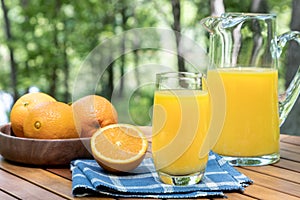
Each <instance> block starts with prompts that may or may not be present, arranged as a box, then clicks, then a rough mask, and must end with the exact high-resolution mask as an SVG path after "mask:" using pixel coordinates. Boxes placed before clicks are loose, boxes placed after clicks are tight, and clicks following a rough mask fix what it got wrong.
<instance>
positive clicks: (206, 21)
mask: <svg viewBox="0 0 300 200" xmlns="http://www.w3.org/2000/svg"><path fill="white" fill-rule="evenodd" d="M220 21H221V18H220V17H216V16H210V17H206V18H203V19H202V20H201V21H200V24H201V25H202V26H203V27H204V28H205V29H206V30H207V31H208V32H209V33H214V30H215V28H216V27H217V26H218V24H219V22H220Z"/></svg>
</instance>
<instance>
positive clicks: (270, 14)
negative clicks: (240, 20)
mask: <svg viewBox="0 0 300 200" xmlns="http://www.w3.org/2000/svg"><path fill="white" fill-rule="evenodd" d="M224 16H233V17H239V16H248V17H259V16H262V17H269V18H276V17H277V15H276V14H274V13H254V12H224V13H222V14H221V17H224Z"/></svg>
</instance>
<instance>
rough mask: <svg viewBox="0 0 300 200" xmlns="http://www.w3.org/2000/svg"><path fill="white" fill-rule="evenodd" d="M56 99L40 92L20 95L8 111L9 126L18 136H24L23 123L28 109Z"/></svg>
mask: <svg viewBox="0 0 300 200" xmlns="http://www.w3.org/2000/svg"><path fill="white" fill-rule="evenodd" d="M55 101H56V100H55V99H54V98H53V97H51V96H50V95H48V94H45V93H42V92H35V93H27V94H25V95H23V96H21V97H20V98H19V99H18V100H17V101H16V103H15V104H14V105H13V107H12V109H11V113H10V121H11V128H12V130H13V132H14V134H15V135H16V136H18V137H24V132H23V123H24V120H25V119H26V118H27V115H28V109H30V108H32V107H34V106H35V105H37V104H39V103H42V102H55Z"/></svg>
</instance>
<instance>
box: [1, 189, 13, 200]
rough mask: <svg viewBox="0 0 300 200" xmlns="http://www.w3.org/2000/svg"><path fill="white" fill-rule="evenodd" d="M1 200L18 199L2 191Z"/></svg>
mask: <svg viewBox="0 0 300 200" xmlns="http://www.w3.org/2000/svg"><path fill="white" fill-rule="evenodd" d="M0 199H5V200H13V199H14V200H15V199H16V197H13V196H11V195H9V194H7V193H5V192H2V191H0Z"/></svg>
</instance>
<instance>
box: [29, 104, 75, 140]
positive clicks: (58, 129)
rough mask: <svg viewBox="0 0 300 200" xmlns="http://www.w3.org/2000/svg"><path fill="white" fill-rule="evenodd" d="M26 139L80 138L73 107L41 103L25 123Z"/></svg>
mask: <svg viewBox="0 0 300 200" xmlns="http://www.w3.org/2000/svg"><path fill="white" fill-rule="evenodd" d="M24 137H27V138H36V139H67V138H78V137H79V135H78V133H77V130H76V126H75V121H74V120H73V110H72V107H71V106H70V105H68V104H66V103H62V102H58V101H56V102H46V103H40V104H38V105H36V106H35V107H33V108H31V109H30V111H29V112H28V116H27V118H26V119H25V121H24Z"/></svg>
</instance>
